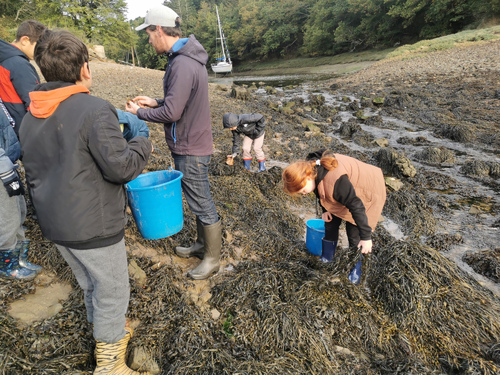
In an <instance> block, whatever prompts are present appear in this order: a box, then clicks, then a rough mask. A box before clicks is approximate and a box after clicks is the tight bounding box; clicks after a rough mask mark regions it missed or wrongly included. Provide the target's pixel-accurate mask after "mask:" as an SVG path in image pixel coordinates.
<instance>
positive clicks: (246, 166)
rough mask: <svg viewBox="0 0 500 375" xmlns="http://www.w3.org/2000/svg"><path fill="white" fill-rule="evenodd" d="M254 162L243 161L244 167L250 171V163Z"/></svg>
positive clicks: (250, 160)
mask: <svg viewBox="0 0 500 375" xmlns="http://www.w3.org/2000/svg"><path fill="white" fill-rule="evenodd" d="M251 162H252V159H243V165H244V166H245V168H246V169H247V170H250V163H251Z"/></svg>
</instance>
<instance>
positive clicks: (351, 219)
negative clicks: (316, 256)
mask: <svg viewBox="0 0 500 375" xmlns="http://www.w3.org/2000/svg"><path fill="white" fill-rule="evenodd" d="M283 185H284V186H283V187H284V191H285V192H286V193H287V194H290V195H295V194H304V195H305V194H309V193H311V192H314V193H315V194H316V197H317V198H318V199H319V201H320V204H321V207H322V208H323V215H322V219H323V220H324V221H325V237H324V238H323V240H322V255H321V258H320V260H321V261H323V262H331V261H332V260H333V257H334V255H335V249H336V248H337V243H338V236H339V227H340V224H341V223H342V220H344V221H345V222H346V232H347V238H348V240H349V247H351V248H353V247H355V248H358V249H360V250H361V253H362V254H368V253H371V251H372V239H371V234H372V232H373V231H374V230H375V227H376V225H377V222H378V219H379V217H380V215H381V213H382V209H383V207H384V204H385V199H386V190H385V181H384V175H383V174H382V170H381V169H380V168H378V167H375V166H373V165H370V164H366V163H363V162H361V161H359V160H357V159H355V158H352V157H350V156H346V155H341V154H334V153H332V152H331V151H325V150H320V151H316V152H313V153H310V154H309V155H308V156H307V158H306V160H305V161H298V162H295V163H293V164H291V165H289V166H288V167H286V168H285V170H284V171H283ZM360 277H361V261H359V262H358V263H357V264H356V265H355V267H354V268H353V270H352V271H351V272H350V274H349V280H351V281H352V282H353V283H355V284H358V283H359V281H360Z"/></svg>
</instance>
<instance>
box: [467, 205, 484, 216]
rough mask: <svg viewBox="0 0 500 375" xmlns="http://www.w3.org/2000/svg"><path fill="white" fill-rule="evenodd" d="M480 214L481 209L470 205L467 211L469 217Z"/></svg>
mask: <svg viewBox="0 0 500 375" xmlns="http://www.w3.org/2000/svg"><path fill="white" fill-rule="evenodd" d="M480 213H482V211H481V209H480V208H479V207H478V206H475V205H472V206H471V207H470V210H469V214H471V215H478V214H480Z"/></svg>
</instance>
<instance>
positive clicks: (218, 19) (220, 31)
mask: <svg viewBox="0 0 500 375" xmlns="http://www.w3.org/2000/svg"><path fill="white" fill-rule="evenodd" d="M215 11H216V12H217V24H218V25H219V35H220V43H221V46H222V55H223V57H224V60H223V61H224V62H226V49H225V48H224V36H223V35H222V27H221V26H220V18H219V8H218V7H217V5H216V6H215Z"/></svg>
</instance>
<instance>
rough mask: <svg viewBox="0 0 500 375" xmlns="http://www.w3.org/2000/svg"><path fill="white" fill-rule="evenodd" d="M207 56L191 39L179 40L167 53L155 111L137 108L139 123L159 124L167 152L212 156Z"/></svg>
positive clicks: (196, 42) (194, 39)
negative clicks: (159, 95) (159, 97)
mask: <svg viewBox="0 0 500 375" xmlns="http://www.w3.org/2000/svg"><path fill="white" fill-rule="evenodd" d="M207 61H208V54H207V52H206V51H205V49H204V48H203V46H202V45H201V44H200V43H199V42H198V41H197V40H196V38H195V37H194V35H190V36H189V38H184V39H179V40H178V41H177V42H176V43H175V44H174V46H173V47H172V49H171V50H170V51H169V53H168V65H167V68H166V70H165V76H164V77H163V92H164V99H163V100H160V99H157V101H158V104H159V107H158V108H152V109H144V108H140V109H139V110H138V111H137V117H139V118H140V119H141V120H145V121H150V122H159V123H163V124H164V127H165V139H166V141H167V144H168V147H169V148H170V151H172V152H173V153H175V154H178V155H196V156H206V155H211V154H212V152H213V137H212V125H211V119H210V105H209V101H208V73H207V69H206V68H205V64H206V63H207Z"/></svg>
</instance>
